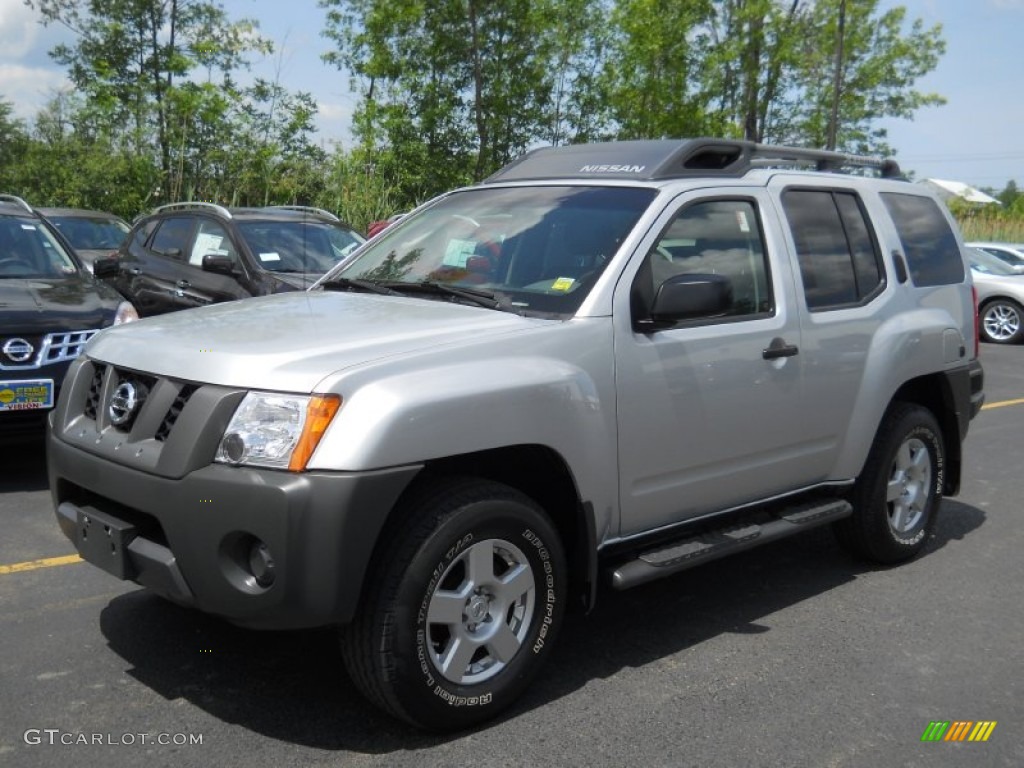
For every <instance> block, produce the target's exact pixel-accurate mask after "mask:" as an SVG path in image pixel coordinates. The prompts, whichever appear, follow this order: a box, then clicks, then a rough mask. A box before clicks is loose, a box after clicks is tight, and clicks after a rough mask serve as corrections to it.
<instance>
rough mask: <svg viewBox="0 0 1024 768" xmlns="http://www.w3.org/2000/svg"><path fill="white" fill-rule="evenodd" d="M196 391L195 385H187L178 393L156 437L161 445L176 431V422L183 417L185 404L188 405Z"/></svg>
mask: <svg viewBox="0 0 1024 768" xmlns="http://www.w3.org/2000/svg"><path fill="white" fill-rule="evenodd" d="M196 389H197V387H196V386H195V385H193V384H186V385H184V386H183V387H182V388H181V390H180V391H179V392H178V396H177V397H176V398H174V402H173V403H171V407H170V408H168V409H167V414H166V415H165V416H164V420H163V421H161V422H160V426H159V427H158V428H157V430H156V434H155V435H154V437H155V438H156V439H157V440H159V441H160V442H161V443H162V442H163V441H164V440H166V439H167V437H168V436H169V435H170V434H171V430H172V429H174V422H176V421H177V420H178V416H180V415H181V412H182V411H183V410H184V409H185V404H186V403H188V399H189V398H190V397H192V393H193V392H195V391H196Z"/></svg>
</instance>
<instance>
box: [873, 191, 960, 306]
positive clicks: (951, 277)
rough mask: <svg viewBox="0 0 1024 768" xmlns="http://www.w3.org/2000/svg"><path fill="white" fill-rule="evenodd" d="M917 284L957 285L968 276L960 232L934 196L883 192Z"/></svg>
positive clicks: (912, 278)
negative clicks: (948, 219) (957, 237)
mask: <svg viewBox="0 0 1024 768" xmlns="http://www.w3.org/2000/svg"><path fill="white" fill-rule="evenodd" d="M881 198H882V202H884V203H885V207H886V208H888V209H889V215H890V216H892V221H893V224H895V225H896V231H897V232H898V233H899V236H900V242H901V243H902V244H903V252H904V253H905V254H906V256H907V266H908V267H909V268H910V279H911V280H913V282H914V285H917V286H932V285H954V284H956V283H962V282H963V280H964V262H963V257H962V256H961V255H960V248H959V246H957V243H956V236H955V235H954V234H953V230H952V229H951V228H950V226H949V222H948V221H946V217H945V216H943V215H942V211H940V210H939V205H938V203H936V202H935V201H934V200H932V199H931V198H930V197H922V196H920V195H905V194H901V193H897V192H883V193H882V194H881Z"/></svg>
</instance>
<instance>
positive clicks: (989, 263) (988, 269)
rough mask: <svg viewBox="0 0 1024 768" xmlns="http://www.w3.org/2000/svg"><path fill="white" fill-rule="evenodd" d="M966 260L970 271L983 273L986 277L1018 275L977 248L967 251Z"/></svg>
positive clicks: (1006, 265)
mask: <svg viewBox="0 0 1024 768" xmlns="http://www.w3.org/2000/svg"><path fill="white" fill-rule="evenodd" d="M967 255H968V258H969V259H970V261H971V269H973V270H975V271H977V272H983V273H984V274H986V275H1019V274H1020V272H1018V271H1017V270H1015V269H1014V268H1013V267H1011V266H1010V265H1009V264H1007V263H1006V262H1005V261H1003V260H1002V259H1000V258H999V257H998V256H993V255H992V254H991V253H988V252H986V251H981V250H978V249H977V248H968V249H967Z"/></svg>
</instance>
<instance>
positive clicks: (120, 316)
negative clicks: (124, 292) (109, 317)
mask: <svg viewBox="0 0 1024 768" xmlns="http://www.w3.org/2000/svg"><path fill="white" fill-rule="evenodd" d="M138 319H139V313H138V312H136V311H135V307H134V306H133V305H132V303H131V302H130V301H122V302H121V303H120V304H118V305H117V312H115V313H114V325H120V324H121V323H130V322H132V321H133V320H138Z"/></svg>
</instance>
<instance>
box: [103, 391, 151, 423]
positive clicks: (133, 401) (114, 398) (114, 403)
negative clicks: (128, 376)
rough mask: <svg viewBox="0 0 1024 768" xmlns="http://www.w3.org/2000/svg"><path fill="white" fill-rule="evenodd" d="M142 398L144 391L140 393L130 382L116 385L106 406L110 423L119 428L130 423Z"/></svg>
mask: <svg viewBox="0 0 1024 768" xmlns="http://www.w3.org/2000/svg"><path fill="white" fill-rule="evenodd" d="M144 396H145V390H141V391H140V388H139V387H137V386H136V385H135V384H134V383H133V382H131V381H122V382H121V383H120V384H118V385H117V389H115V390H114V394H113V395H111V396H110V403H108V405H107V415H108V416H109V417H110V423H111V424H113V425H114V426H115V427H120V426H123V425H124V424H127V423H128V422H129V421H131V420H132V418H133V417H134V416H135V410H136V409H137V408H138V407H139V404H140V403H141V402H142V399H143V397H144Z"/></svg>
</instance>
